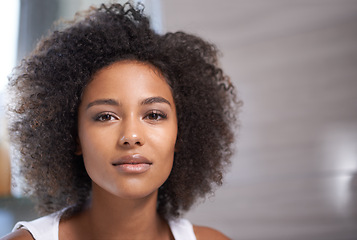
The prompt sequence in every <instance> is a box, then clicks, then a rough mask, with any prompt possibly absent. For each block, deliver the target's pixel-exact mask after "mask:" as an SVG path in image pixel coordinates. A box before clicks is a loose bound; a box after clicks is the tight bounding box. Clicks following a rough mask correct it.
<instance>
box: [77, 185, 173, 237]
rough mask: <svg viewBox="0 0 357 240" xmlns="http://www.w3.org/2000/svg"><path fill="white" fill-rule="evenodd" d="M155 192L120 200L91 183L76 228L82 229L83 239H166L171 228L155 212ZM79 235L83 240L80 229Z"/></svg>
mask: <svg viewBox="0 0 357 240" xmlns="http://www.w3.org/2000/svg"><path fill="white" fill-rule="evenodd" d="M157 194H158V192H157V191H156V192H154V193H152V194H151V195H149V196H146V197H145V198H141V199H122V198H119V197H117V196H114V195H111V194H110V193H108V192H103V190H102V189H101V188H99V187H98V186H96V185H95V184H94V183H93V189H92V199H91V202H90V203H89V204H88V207H87V208H86V210H85V211H84V212H83V213H81V214H80V215H78V217H77V219H78V221H77V222H78V223H80V227H77V229H82V230H85V233H86V234H88V238H86V239H169V238H168V236H169V235H170V229H169V227H168V225H167V223H166V221H164V220H163V219H162V218H161V217H160V216H159V215H158V213H157V211H156V204H157ZM78 234H79V231H78ZM80 235H81V238H82V239H84V238H83V236H85V235H83V231H81V233H80ZM165 236H166V238H165Z"/></svg>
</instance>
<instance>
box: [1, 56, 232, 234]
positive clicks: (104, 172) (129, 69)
mask: <svg viewBox="0 0 357 240" xmlns="http://www.w3.org/2000/svg"><path fill="white" fill-rule="evenodd" d="M78 136H79V138H78V150H77V154H82V155H83V159H84V164H85V167H86V170H87V172H88V175H89V176H90V178H91V179H92V198H91V201H90V202H89V203H88V205H87V207H86V208H85V210H84V211H83V212H81V213H79V214H78V215H76V216H73V217H72V218H70V219H68V220H66V221H61V222H60V226H59V239H60V240H64V239H66V240H79V239H113V240H114V239H118V240H119V239H132V240H135V239H140V240H141V239H146V240H150V239H152V240H154V239H155V240H160V239H161V240H170V239H173V236H172V233H171V231H170V228H169V225H168V224H167V222H166V221H165V220H164V219H162V218H161V217H160V216H159V215H158V213H157V211H156V203H157V195H158V188H159V187H160V186H161V185H162V184H163V183H164V182H165V181H166V179H167V178H168V176H169V174H170V172H171V169H172V164H173V161H174V152H175V144H176V138H177V118H176V108H175V102H174V99H173V96H172V93H171V89H170V87H169V85H168V84H167V82H166V80H165V79H164V77H163V76H162V75H161V73H160V71H159V70H158V69H156V68H155V67H153V66H152V65H149V64H147V63H142V62H137V61H120V62H116V63H113V64H112V65H110V66H108V67H106V68H103V69H102V70H100V71H98V72H97V73H96V74H95V75H94V77H93V80H92V81H91V82H90V83H89V84H88V86H87V87H86V88H85V90H84V93H83V97H82V102H81V104H80V107H79V112H78ZM123 159H125V160H123ZM128 159H129V160H128ZM138 159H139V160H138ZM123 161H124V162H127V161H134V162H135V161H139V162H140V164H141V165H136V166H138V167H133V166H132V165H130V164H126V165H121V166H120V167H119V166H118V164H117V163H118V162H120V163H122V162H123ZM143 162H144V163H143ZM135 163H137V162H135ZM114 223H115V224H114ZM194 232H195V234H196V237H197V239H199V240H204V239H215V240H219V239H228V238H227V237H226V236H224V235H223V234H222V233H220V232H218V231H216V230H214V229H211V228H207V227H200V226H194ZM2 239H18V240H20V239H21V240H22V239H24V240H25V239H32V236H31V234H29V232H27V231H26V230H18V231H15V232H14V233H11V234H10V235H8V236H5V237H4V238H2Z"/></svg>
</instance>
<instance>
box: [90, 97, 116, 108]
mask: <svg viewBox="0 0 357 240" xmlns="http://www.w3.org/2000/svg"><path fill="white" fill-rule="evenodd" d="M95 105H111V106H119V105H120V104H119V102H118V101H116V100H114V99H98V100H95V101H93V102H90V103H89V104H88V105H87V109H88V108H90V107H93V106H95Z"/></svg>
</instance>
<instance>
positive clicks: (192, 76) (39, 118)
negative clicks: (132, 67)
mask: <svg viewBox="0 0 357 240" xmlns="http://www.w3.org/2000/svg"><path fill="white" fill-rule="evenodd" d="M217 52H218V51H217V49H216V47H215V46H214V45H212V44H210V43H207V42H205V41H204V40H202V39H201V38H199V37H197V36H193V35H190V34H186V33H183V32H176V33H166V34H164V35H160V34H157V33H155V32H154V31H153V30H152V29H151V28H150V22H149V19H148V18H147V17H146V16H145V15H144V14H143V11H142V9H141V8H140V7H134V6H132V5H130V4H125V5H120V4H112V5H109V6H107V5H104V4H103V5H101V6H100V7H99V8H94V7H92V8H90V9H89V10H88V11H86V12H85V13H84V14H83V15H82V16H79V15H77V17H76V19H75V20H73V21H72V22H69V23H67V24H66V25H65V26H62V27H60V28H58V29H57V30H55V31H52V32H51V33H50V34H49V35H48V36H47V37H45V38H43V39H42V40H41V41H40V42H39V44H38V45H37V47H36V49H35V50H34V51H33V52H32V54H31V55H30V56H29V57H28V58H27V59H24V60H23V61H22V62H21V64H20V65H19V66H18V67H17V68H15V70H14V73H13V75H12V76H11V77H10V82H9V90H10V93H11V96H12V97H13V100H12V104H11V105H10V114H11V123H10V133H11V140H12V142H13V144H14V146H15V147H16V148H17V149H18V152H19V156H20V157H19V159H18V166H19V168H20V170H19V171H20V174H21V175H22V177H23V178H24V180H25V182H26V186H25V187H24V190H25V191H26V192H27V194H29V195H30V196H32V197H33V198H34V199H35V200H36V203H37V208H38V210H39V212H40V214H48V213H52V212H55V211H58V210H60V209H63V208H66V207H69V206H72V208H69V209H72V211H68V212H69V213H68V216H70V215H71V214H73V213H74V212H76V211H80V210H81V209H82V207H83V206H84V204H85V203H86V201H87V200H88V198H90V194H91V179H90V178H89V176H88V175H87V173H86V171H85V168H84V164H83V159H82V156H77V155H76V154H75V152H76V146H77V142H76V139H77V111H78V107H79V104H80V101H81V94H82V92H83V89H84V88H85V87H86V85H87V84H88V82H89V81H91V79H92V77H93V75H94V74H95V73H96V72H97V71H98V70H100V69H102V68H103V67H106V66H108V65H110V64H112V63H114V62H117V61H121V60H135V61H140V62H144V63H147V64H151V65H153V66H155V67H156V68H157V69H158V70H159V71H161V73H162V74H163V76H164V77H165V78H166V80H167V82H168V84H169V85H170V87H171V89H172V93H173V97H174V101H175V104H176V109H177V119H178V138H177V146H178V149H179V150H178V152H176V153H175V156H174V165H173V169H172V172H171V174H170V176H169V178H168V179H167V180H166V182H165V183H164V184H163V185H162V186H161V187H160V188H159V194H158V204H157V211H158V213H159V214H160V215H161V216H163V217H165V218H171V217H177V216H179V215H180V214H181V213H182V212H184V211H187V210H188V209H189V208H190V207H191V206H192V204H194V202H195V201H196V200H197V199H198V198H200V197H204V196H205V195H206V194H207V193H211V192H212V191H213V189H214V186H216V185H221V184H222V175H223V172H224V169H225V167H226V166H228V165H229V163H230V160H229V159H230V157H231V155H232V152H233V140H234V128H235V127H236V126H237V125H238V124H237V117H236V115H237V114H236V113H237V111H238V109H239V106H240V101H238V100H237V97H236V93H235V89H234V87H233V86H232V84H231V82H230V80H229V78H228V77H227V76H226V75H225V74H224V73H223V71H222V70H221V68H220V67H219V66H218V61H217Z"/></svg>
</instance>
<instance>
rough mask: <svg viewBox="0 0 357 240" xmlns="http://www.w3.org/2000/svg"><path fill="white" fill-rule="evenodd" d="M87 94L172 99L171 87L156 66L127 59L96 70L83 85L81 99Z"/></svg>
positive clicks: (91, 95) (93, 95)
mask: <svg viewBox="0 0 357 240" xmlns="http://www.w3.org/2000/svg"><path fill="white" fill-rule="evenodd" d="M88 95H89V97H90V98H92V97H96V96H97V97H115V96H117V97H120V96H123V97H130V96H131V97H134V96H137V95H142V96H143V97H146V95H164V96H166V97H169V98H171V99H172V92H171V88H170V86H169V84H168V83H167V81H166V79H165V77H164V76H163V74H162V73H161V71H160V70H159V69H158V68H156V67H155V66H153V65H151V64H149V63H145V62H139V61H129V60H125V61H119V62H115V63H113V64H111V65H109V66H107V67H104V68H102V69H100V70H99V71H97V72H96V73H95V74H94V75H93V77H92V80H91V81H90V82H89V84H88V85H87V86H86V87H85V89H84V92H83V96H82V97H83V99H82V100H84V98H87V97H88ZM171 99H170V100H171ZM172 100H173V99H172Z"/></svg>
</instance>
